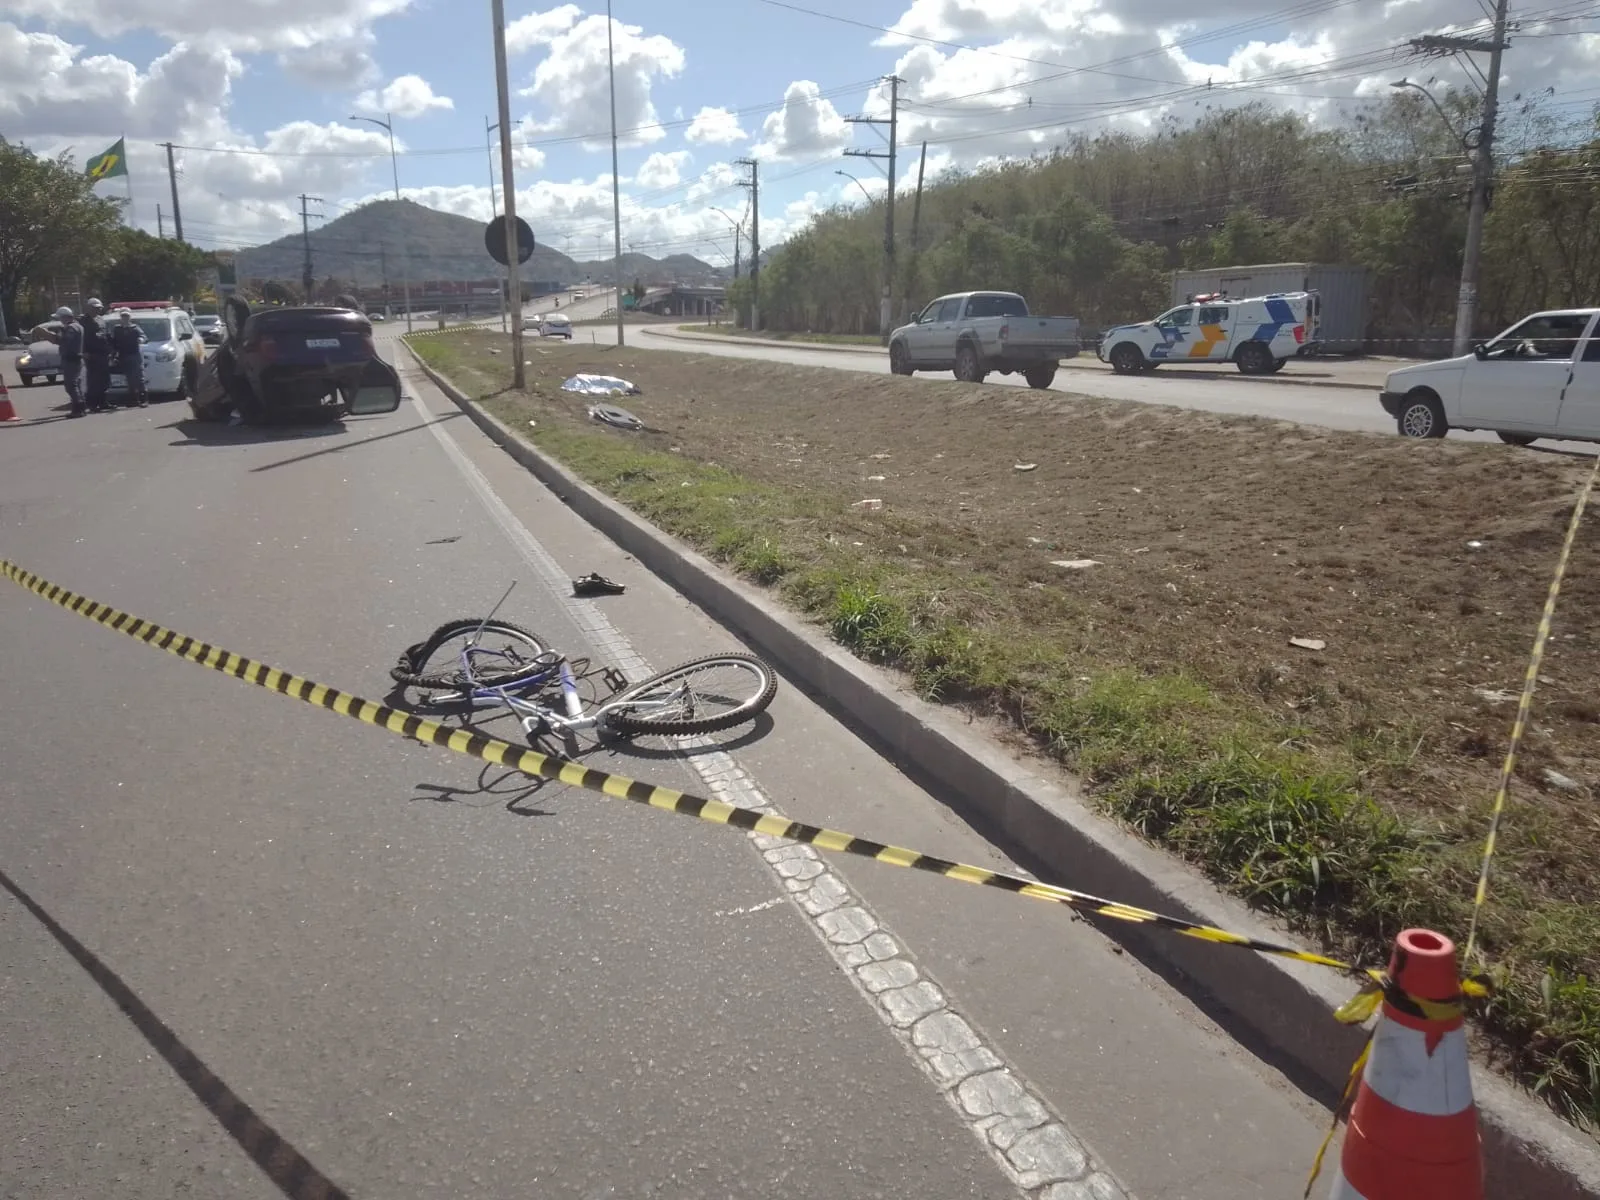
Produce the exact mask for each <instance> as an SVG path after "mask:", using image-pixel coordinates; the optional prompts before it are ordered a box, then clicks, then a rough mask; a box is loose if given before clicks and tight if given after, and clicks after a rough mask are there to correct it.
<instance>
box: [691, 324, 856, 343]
mask: <svg viewBox="0 0 1600 1200" xmlns="http://www.w3.org/2000/svg"><path fill="white" fill-rule="evenodd" d="M678 329H679V330H680V331H681V332H683V333H713V334H716V335H718V336H719V337H741V338H751V339H753V340H755V341H758V342H811V343H814V344H817V345H823V346H875V347H878V348H882V346H883V338H881V337H880V336H879V335H877V334H875V333H804V332H797V331H794V330H788V329H763V330H760V331H759V332H752V331H750V330H748V329H740V328H739V327H738V326H737V325H729V324H715V325H707V324H706V323H705V322H703V321H702V322H699V323H697V324H695V323H692V324H688V325H679V326H678Z"/></svg>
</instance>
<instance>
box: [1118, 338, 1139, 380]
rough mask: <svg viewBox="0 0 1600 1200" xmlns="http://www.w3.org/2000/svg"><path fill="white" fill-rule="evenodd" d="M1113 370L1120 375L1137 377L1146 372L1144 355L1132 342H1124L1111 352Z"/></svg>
mask: <svg viewBox="0 0 1600 1200" xmlns="http://www.w3.org/2000/svg"><path fill="white" fill-rule="evenodd" d="M1111 369H1112V370H1113V371H1115V372H1116V373H1117V374H1118V375H1137V374H1138V373H1139V372H1140V371H1142V370H1144V353H1143V351H1141V350H1140V349H1139V347H1137V346H1135V345H1134V344H1133V343H1132V342H1123V343H1122V344H1121V345H1118V346H1116V347H1114V348H1113V349H1112V351H1111Z"/></svg>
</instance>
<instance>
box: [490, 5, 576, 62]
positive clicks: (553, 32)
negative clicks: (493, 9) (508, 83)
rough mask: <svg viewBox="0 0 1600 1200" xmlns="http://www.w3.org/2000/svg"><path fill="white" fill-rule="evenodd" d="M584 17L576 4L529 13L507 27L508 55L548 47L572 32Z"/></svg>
mask: <svg viewBox="0 0 1600 1200" xmlns="http://www.w3.org/2000/svg"><path fill="white" fill-rule="evenodd" d="M582 16H583V10H582V9H581V8H579V7H578V6H577V5H576V4H563V5H562V6H561V7H560V8H552V9H550V10H549V11H548V12H540V13H529V14H528V15H527V16H525V17H518V18H517V19H516V20H515V21H512V22H511V23H510V24H509V25H507V26H506V54H507V55H512V54H523V53H526V52H527V51H529V50H532V49H533V48H534V47H535V46H548V45H550V44H551V43H553V42H554V41H555V40H556V39H557V38H558V37H560V36H561V35H562V34H564V33H566V32H567V31H568V30H570V29H571V28H572V27H573V26H574V25H576V24H577V23H578V19H579V18H580V17H582Z"/></svg>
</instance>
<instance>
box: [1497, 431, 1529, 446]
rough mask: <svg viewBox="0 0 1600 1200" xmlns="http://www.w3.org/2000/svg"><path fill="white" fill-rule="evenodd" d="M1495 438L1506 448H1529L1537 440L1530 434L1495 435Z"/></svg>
mask: <svg viewBox="0 0 1600 1200" xmlns="http://www.w3.org/2000/svg"><path fill="white" fill-rule="evenodd" d="M1495 437H1497V438H1499V439H1500V440H1501V441H1502V442H1504V443H1505V444H1506V445H1508V446H1531V445H1533V443H1534V442H1536V441H1538V440H1539V439H1538V438H1536V437H1534V436H1533V434H1531V433H1497V434H1495Z"/></svg>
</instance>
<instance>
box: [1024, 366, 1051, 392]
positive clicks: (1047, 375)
mask: <svg viewBox="0 0 1600 1200" xmlns="http://www.w3.org/2000/svg"><path fill="white" fill-rule="evenodd" d="M1022 377H1023V378H1024V379H1026V380H1027V381H1028V386H1029V387H1031V388H1038V389H1039V390H1040V391H1043V390H1044V389H1045V388H1047V387H1049V386H1050V385H1051V384H1052V383H1054V382H1055V381H1056V369H1055V367H1054V366H1048V367H1029V368H1028V369H1027V370H1026V371H1024V372H1023V373H1022Z"/></svg>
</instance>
